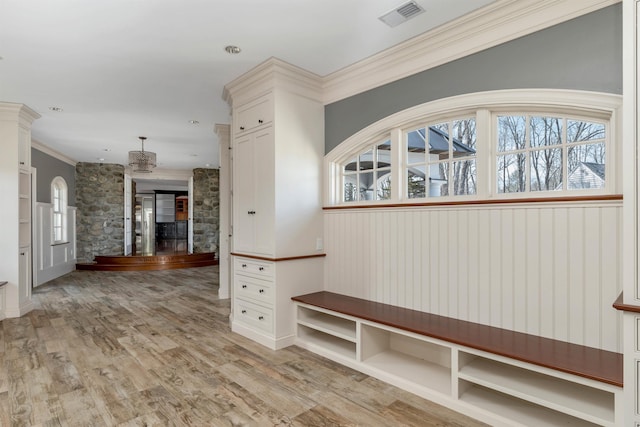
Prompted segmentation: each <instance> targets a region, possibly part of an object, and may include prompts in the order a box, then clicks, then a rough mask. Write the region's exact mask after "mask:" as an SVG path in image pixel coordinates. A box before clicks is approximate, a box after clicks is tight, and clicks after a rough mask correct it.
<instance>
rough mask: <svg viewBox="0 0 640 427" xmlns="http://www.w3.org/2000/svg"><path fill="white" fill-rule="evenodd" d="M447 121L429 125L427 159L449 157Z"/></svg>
mask: <svg viewBox="0 0 640 427" xmlns="http://www.w3.org/2000/svg"><path fill="white" fill-rule="evenodd" d="M449 135H450V132H449V123H441V124H437V125H433V126H429V161H431V162H433V161H438V160H446V159H448V158H449Z"/></svg>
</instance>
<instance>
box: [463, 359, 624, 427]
mask: <svg viewBox="0 0 640 427" xmlns="http://www.w3.org/2000/svg"><path fill="white" fill-rule="evenodd" d="M464 355H465V353H463V352H461V358H460V360H463V359H464V357H462V356H464ZM467 360H469V361H468V363H467V364H466V365H465V366H461V369H460V371H459V372H458V378H460V379H462V380H466V381H468V382H471V383H475V384H478V385H481V386H484V387H486V388H490V389H493V390H496V391H499V392H502V393H505V394H508V395H510V396H514V397H517V398H520V399H524V400H527V401H529V402H532V403H536V404H539V405H541V406H544V407H547V408H551V409H554V410H557V411H560V412H564V413H566V414H569V415H572V416H575V417H579V418H581V419H584V420H587V421H591V422H595V423H598V425H607V424H611V425H613V424H614V420H615V395H614V393H613V392H610V391H605V390H601V389H597V388H594V387H588V386H586V385H582V384H577V383H575V382H573V381H568V380H565V379H562V378H558V377H556V376H551V375H546V374H543V373H540V372H535V371H532V370H529V369H524V368H520V367H517V366H513V365H510V364H506V363H501V362H498V361H495V360H491V359H487V358H484V357H476V358H474V359H467Z"/></svg>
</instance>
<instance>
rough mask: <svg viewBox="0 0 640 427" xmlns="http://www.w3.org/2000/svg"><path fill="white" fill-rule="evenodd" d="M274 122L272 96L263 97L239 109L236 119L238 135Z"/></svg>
mask: <svg viewBox="0 0 640 427" xmlns="http://www.w3.org/2000/svg"><path fill="white" fill-rule="evenodd" d="M272 121H273V106H272V103H271V97H270V96H263V97H261V98H258V99H256V100H255V101H253V102H251V103H249V104H247V105H245V106H242V107H240V108H238V110H237V112H236V117H235V125H234V126H235V131H236V133H242V132H246V131H248V130H251V129H255V128H257V127H258V126H262V125H265V124H267V123H271V122H272Z"/></svg>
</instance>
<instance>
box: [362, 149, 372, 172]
mask: <svg viewBox="0 0 640 427" xmlns="http://www.w3.org/2000/svg"><path fill="white" fill-rule="evenodd" d="M359 160H360V170H361V171H362V170H372V169H373V149H371V150H367V151H365V152H364V153H362V154H360V156H359Z"/></svg>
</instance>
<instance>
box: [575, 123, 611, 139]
mask: <svg viewBox="0 0 640 427" xmlns="http://www.w3.org/2000/svg"><path fill="white" fill-rule="evenodd" d="M604 137H605V130H604V125H603V124H601V123H590V122H582V121H578V120H567V141H568V142H580V141H594V140H598V139H604Z"/></svg>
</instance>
